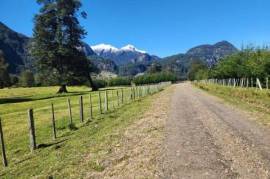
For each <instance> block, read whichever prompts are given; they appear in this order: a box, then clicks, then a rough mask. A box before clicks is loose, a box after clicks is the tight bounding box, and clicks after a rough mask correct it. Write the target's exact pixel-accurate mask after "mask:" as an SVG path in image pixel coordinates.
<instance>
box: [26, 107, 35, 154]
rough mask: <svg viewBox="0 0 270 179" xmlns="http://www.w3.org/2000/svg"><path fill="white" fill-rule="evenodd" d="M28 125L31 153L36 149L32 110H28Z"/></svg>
mask: <svg viewBox="0 0 270 179" xmlns="http://www.w3.org/2000/svg"><path fill="white" fill-rule="evenodd" d="M28 124H29V137H30V138H29V139H30V150H31V152H33V151H34V150H35V149H36V148H37V143H36V133H35V121H34V115H33V109H29V110H28Z"/></svg>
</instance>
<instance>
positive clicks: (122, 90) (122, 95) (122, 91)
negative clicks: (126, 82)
mask: <svg viewBox="0 0 270 179" xmlns="http://www.w3.org/2000/svg"><path fill="white" fill-rule="evenodd" d="M121 93H122V94H121V98H122V104H124V89H123V88H122V89H121Z"/></svg>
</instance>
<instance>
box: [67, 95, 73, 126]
mask: <svg viewBox="0 0 270 179" xmlns="http://www.w3.org/2000/svg"><path fill="white" fill-rule="evenodd" d="M67 103H68V112H69V125H72V123H73V119H72V111H71V104H70V99H69V98H68V99H67Z"/></svg>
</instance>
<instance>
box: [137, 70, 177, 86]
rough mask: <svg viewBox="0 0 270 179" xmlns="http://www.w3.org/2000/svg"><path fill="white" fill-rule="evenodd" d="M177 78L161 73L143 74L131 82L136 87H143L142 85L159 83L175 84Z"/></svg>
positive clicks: (171, 74) (167, 73) (173, 75)
mask: <svg viewBox="0 0 270 179" xmlns="http://www.w3.org/2000/svg"><path fill="white" fill-rule="evenodd" d="M176 80H177V77H176V75H175V74H173V73H170V72H161V73H154V74H145V75H142V76H138V77H135V78H134V80H133V82H134V83H135V84H136V85H143V84H153V83H160V82H165V81H171V82H175V81H176Z"/></svg>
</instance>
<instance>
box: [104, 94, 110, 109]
mask: <svg viewBox="0 0 270 179" xmlns="http://www.w3.org/2000/svg"><path fill="white" fill-rule="evenodd" d="M104 97H105V112H107V111H108V110H109V102H108V92H107V90H105V96H104Z"/></svg>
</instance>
